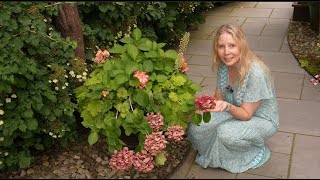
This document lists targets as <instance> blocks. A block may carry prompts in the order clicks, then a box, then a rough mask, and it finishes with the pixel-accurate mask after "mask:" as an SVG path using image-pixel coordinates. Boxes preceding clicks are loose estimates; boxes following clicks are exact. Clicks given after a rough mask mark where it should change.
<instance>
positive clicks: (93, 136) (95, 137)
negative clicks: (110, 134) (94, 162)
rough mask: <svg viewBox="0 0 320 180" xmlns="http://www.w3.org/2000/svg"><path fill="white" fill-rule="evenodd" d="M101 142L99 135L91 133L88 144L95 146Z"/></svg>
mask: <svg viewBox="0 0 320 180" xmlns="http://www.w3.org/2000/svg"><path fill="white" fill-rule="evenodd" d="M98 140H99V134H98V132H96V131H91V132H90V134H89V136H88V142H89V144H90V145H93V144H95V143H96V142H98Z"/></svg>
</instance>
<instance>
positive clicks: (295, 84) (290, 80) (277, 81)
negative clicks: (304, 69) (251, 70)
mask: <svg viewBox="0 0 320 180" xmlns="http://www.w3.org/2000/svg"><path fill="white" fill-rule="evenodd" d="M271 74H272V77H273V79H274V86H275V89H276V97H281V98H288V99H300V96H301V91H302V88H303V80H304V74H293V73H282V72H272V73H271Z"/></svg>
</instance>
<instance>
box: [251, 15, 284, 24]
mask: <svg viewBox="0 0 320 180" xmlns="http://www.w3.org/2000/svg"><path fill="white" fill-rule="evenodd" d="M246 22H260V23H266V24H283V25H289V23H290V19H287V18H261V17H249V18H247V19H246Z"/></svg>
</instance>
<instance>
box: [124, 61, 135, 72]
mask: <svg viewBox="0 0 320 180" xmlns="http://www.w3.org/2000/svg"><path fill="white" fill-rule="evenodd" d="M136 70H138V63H136V62H134V61H130V62H129V63H128V64H127V67H126V73H127V74H128V75H131V74H132V73H133V72H135V71H136Z"/></svg>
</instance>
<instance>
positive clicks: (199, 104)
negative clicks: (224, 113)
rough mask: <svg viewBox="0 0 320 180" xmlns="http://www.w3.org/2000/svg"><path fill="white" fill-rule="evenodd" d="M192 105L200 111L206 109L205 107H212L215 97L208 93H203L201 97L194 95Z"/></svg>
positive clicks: (214, 104)
mask: <svg viewBox="0 0 320 180" xmlns="http://www.w3.org/2000/svg"><path fill="white" fill-rule="evenodd" d="M194 105H195V106H196V108H198V109H199V110H200V111H206V110H207V109H213V108H214V107H215V106H216V103H215V99H214V97H212V96H209V95H203V96H202V97H200V98H199V97H196V99H195V102H194Z"/></svg>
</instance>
